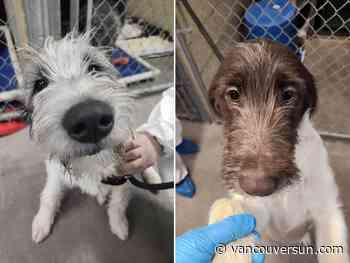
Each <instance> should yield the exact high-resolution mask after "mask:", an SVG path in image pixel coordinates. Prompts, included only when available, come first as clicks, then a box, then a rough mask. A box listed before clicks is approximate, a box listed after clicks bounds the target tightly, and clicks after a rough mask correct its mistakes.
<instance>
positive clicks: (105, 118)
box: [62, 99, 114, 143]
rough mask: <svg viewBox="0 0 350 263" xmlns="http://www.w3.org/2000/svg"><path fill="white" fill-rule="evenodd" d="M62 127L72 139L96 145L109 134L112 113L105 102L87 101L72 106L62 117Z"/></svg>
mask: <svg viewBox="0 0 350 263" xmlns="http://www.w3.org/2000/svg"><path fill="white" fill-rule="evenodd" d="M62 125H63V127H64V129H65V130H66V131H67V133H68V135H69V136H70V137H71V138H72V139H74V140H76V141H78V142H81V143H97V142H99V141H100V140H102V139H103V138H105V137H106V136H107V135H108V134H109V133H110V132H111V130H112V128H113V125H114V112H113V109H112V107H111V106H110V105H108V104H106V103H105V102H102V101H98V100H92V99H89V100H86V101H83V102H80V103H78V104H76V105H74V106H72V107H71V108H70V109H69V110H68V111H67V112H66V114H65V115H64V117H63V120H62Z"/></svg>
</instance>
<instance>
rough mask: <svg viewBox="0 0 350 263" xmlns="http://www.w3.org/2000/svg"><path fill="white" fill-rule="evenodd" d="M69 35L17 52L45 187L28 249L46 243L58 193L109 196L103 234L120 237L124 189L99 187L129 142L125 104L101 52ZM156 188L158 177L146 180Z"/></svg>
mask: <svg viewBox="0 0 350 263" xmlns="http://www.w3.org/2000/svg"><path fill="white" fill-rule="evenodd" d="M75 35H76V34H74V33H71V34H68V35H67V36H66V37H65V38H63V39H62V40H59V41H55V40H54V39H53V38H48V39H47V40H46V41H45V44H44V47H43V48H42V49H40V50H34V49H32V48H26V49H25V51H26V52H25V54H27V56H26V60H27V61H26V63H24V64H25V66H24V69H23V70H24V75H25V80H26V85H25V92H24V93H25V97H26V107H27V110H28V112H29V116H30V117H31V135H32V138H33V139H34V141H35V142H36V143H38V144H39V145H40V146H42V147H43V149H44V150H45V151H46V152H47V153H48V158H47V160H46V170H47V181H46V185H45V187H44V190H43V191H42V193H41V199H40V208H39V211H38V213H37V214H36V216H35V217H34V220H33V225H32V238H33V241H35V242H36V243H39V242H41V241H43V240H44V239H45V238H46V237H47V236H48V235H49V233H50V230H51V227H52V225H53V222H54V218H55V214H56V212H57V211H58V209H59V207H60V203H61V200H62V198H63V195H64V193H65V190H67V189H69V188H72V187H79V188H80V189H81V190H82V192H84V193H88V194H90V195H93V196H96V198H97V200H98V202H99V203H100V204H103V203H104V202H105V201H106V197H107V196H108V195H109V204H108V216H109V223H110V227H111V231H112V232H113V233H114V234H116V235H117V236H118V237H119V238H120V239H123V240H125V239H126V238H127V237H128V220H127V218H126V215H125V211H126V208H127V204H128V200H129V191H128V185H127V184H124V185H121V186H109V185H105V184H102V183H101V180H102V178H104V177H107V176H110V175H112V174H114V175H115V173H116V169H114V168H115V165H117V163H116V160H115V155H114V154H113V147H115V146H117V145H121V144H122V143H123V142H125V141H126V140H127V139H129V138H130V132H129V127H130V114H131V105H132V99H131V97H130V95H129V94H128V92H127V90H126V88H125V87H123V86H122V85H120V84H119V83H118V80H117V79H118V76H117V72H116V70H115V69H114V67H113V65H112V64H111V63H110V62H109V60H108V59H107V58H106V56H105V52H104V50H102V49H101V48H96V47H93V46H91V45H90V44H89V40H90V34H89V33H85V34H84V35H80V36H75ZM152 179H154V180H155V181H154V180H153V181H152ZM159 180H160V178H159V176H158V175H157V176H153V177H152V178H151V179H150V181H152V182H159Z"/></svg>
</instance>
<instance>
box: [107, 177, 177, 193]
mask: <svg viewBox="0 0 350 263" xmlns="http://www.w3.org/2000/svg"><path fill="white" fill-rule="evenodd" d="M127 181H129V182H130V183H131V184H133V185H135V186H136V187H139V188H142V189H145V190H150V191H158V190H167V189H172V188H174V186H175V185H174V182H166V183H160V184H148V183H145V182H141V181H139V180H137V179H136V178H135V177H134V176H133V175H124V176H110V177H107V178H105V179H102V180H101V183H103V184H108V185H122V184H125V183H126V182H127Z"/></svg>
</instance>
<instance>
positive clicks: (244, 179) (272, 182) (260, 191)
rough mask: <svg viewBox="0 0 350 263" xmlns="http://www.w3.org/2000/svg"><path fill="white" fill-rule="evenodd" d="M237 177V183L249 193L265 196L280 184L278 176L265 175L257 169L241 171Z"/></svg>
mask: <svg viewBox="0 0 350 263" xmlns="http://www.w3.org/2000/svg"><path fill="white" fill-rule="evenodd" d="M242 175H243V176H241V177H240V178H239V185H240V187H241V188H242V190H243V191H244V192H246V193H247V194H249V195H255V196H267V195H271V194H272V193H273V192H275V191H276V190H277V188H278V187H279V185H280V181H281V180H280V178H278V177H273V176H267V175H265V174H264V173H263V172H261V171H258V170H257V169H256V170H255V169H252V170H249V171H245V172H243V173H242Z"/></svg>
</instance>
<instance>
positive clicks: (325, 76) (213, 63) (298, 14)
mask: <svg viewBox="0 0 350 263" xmlns="http://www.w3.org/2000/svg"><path fill="white" fill-rule="evenodd" d="M177 25H178V27H177V30H178V36H180V37H181V38H184V41H185V46H186V48H187V49H188V51H189V52H190V53H191V58H190V60H192V63H193V64H194V65H195V67H196V68H197V69H198V72H199V74H198V78H200V79H201V82H202V83H203V90H202V92H203V93H206V89H207V88H208V86H209V85H210V82H211V80H212V78H213V75H214V74H215V72H216V70H217V68H218V66H219V65H220V61H221V60H222V56H223V54H224V53H225V51H226V50H227V49H228V48H230V47H231V46H232V45H234V44H235V43H237V42H241V41H245V40H246V39H254V38H259V37H263V38H269V39H272V40H274V41H277V42H279V43H282V44H284V45H286V46H288V47H289V48H290V49H291V50H292V51H293V52H295V53H296V55H297V56H299V57H300V59H301V60H302V61H303V62H304V63H305V65H306V66H307V67H308V69H309V70H310V71H311V72H312V73H313V74H314V76H315V78H316V81H317V84H318V89H319V94H320V96H319V97H320V103H319V105H320V107H319V110H318V114H317V115H316V125H317V126H318V127H319V128H320V129H322V130H328V132H325V133H324V134H325V135H327V134H328V135H330V136H332V135H337V136H338V135H339V134H338V133H342V134H340V136H341V137H342V136H343V137H344V138H348V137H349V136H348V135H347V134H346V133H348V131H349V130H350V124H349V122H347V121H344V120H346V119H347V118H349V116H350V106H349V103H348V101H349V99H350V87H349V85H348V83H349V81H350V41H349V37H350V1H346V0H289V1H287V0H260V1H251V0H204V1H203V0H191V1H187V0H178V1H177ZM192 69H193V68H192ZM192 69H190V72H195V71H196V70H197V69H195V70H194V71H193V70H192ZM177 78H178V79H179V78H180V79H181V78H182V76H177ZM193 93H196V92H193V91H192V88H188V89H187V92H186V94H185V95H182V96H178V97H180V98H178V99H179V100H181V99H184V97H185V96H186V97H191V96H192V95H193ZM178 104H180V103H178ZM180 109H181V106H180ZM199 110H201V109H199ZM187 112H190V111H187ZM192 112H195V111H192ZM207 113H208V112H207ZM185 118H188V119H198V118H197V117H196V116H190V115H188V116H187V117H186V116H185ZM337 136H336V137H337ZM338 137H339V136H338Z"/></svg>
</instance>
